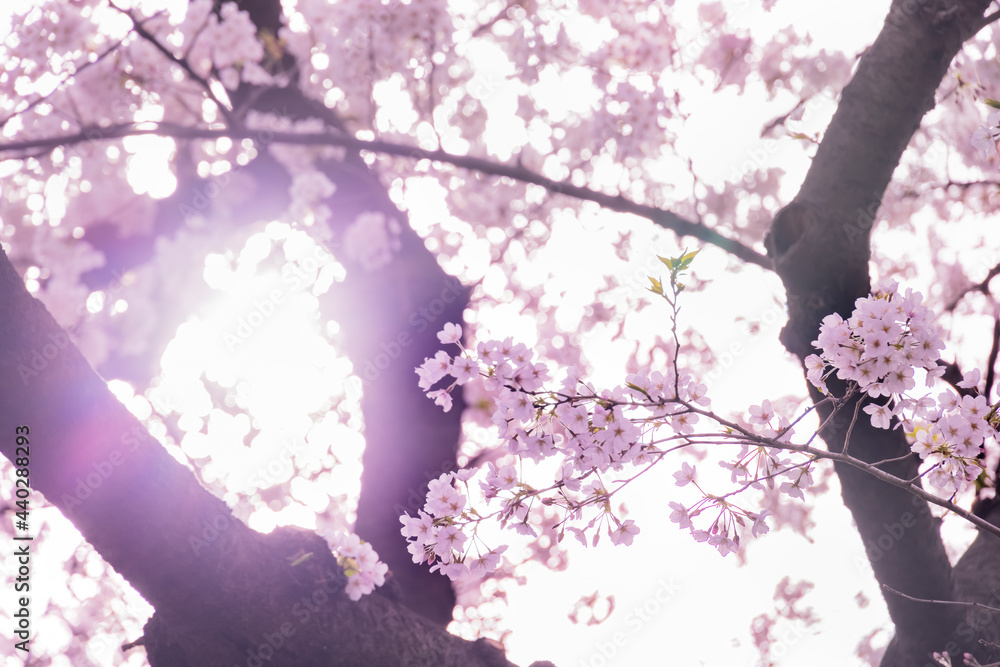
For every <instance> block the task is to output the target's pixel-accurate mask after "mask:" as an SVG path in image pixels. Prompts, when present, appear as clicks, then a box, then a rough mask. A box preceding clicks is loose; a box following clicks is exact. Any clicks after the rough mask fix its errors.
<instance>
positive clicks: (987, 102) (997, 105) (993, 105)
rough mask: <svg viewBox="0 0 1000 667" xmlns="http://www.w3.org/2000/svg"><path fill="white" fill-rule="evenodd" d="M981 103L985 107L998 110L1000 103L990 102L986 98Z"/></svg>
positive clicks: (996, 101)
mask: <svg viewBox="0 0 1000 667" xmlns="http://www.w3.org/2000/svg"><path fill="white" fill-rule="evenodd" d="M983 102H986V106H989V107H993V108H994V109H1000V101H998V100H991V99H990V98H988V97H987V98H986V99H984V100H983Z"/></svg>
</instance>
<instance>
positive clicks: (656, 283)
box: [646, 276, 663, 296]
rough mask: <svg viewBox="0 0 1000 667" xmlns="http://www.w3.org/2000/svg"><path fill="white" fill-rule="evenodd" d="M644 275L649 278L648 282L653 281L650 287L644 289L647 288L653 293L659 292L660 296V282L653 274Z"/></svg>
mask: <svg viewBox="0 0 1000 667" xmlns="http://www.w3.org/2000/svg"><path fill="white" fill-rule="evenodd" d="M646 277H647V278H649V282H651V283H653V286H652V287H647V288H646V289H648V290H649V291H650V292H652V293H653V294H659V295H660V296H663V285H662V284H661V283H660V281H659V280H657V279H656V278H654V277H653V276H646Z"/></svg>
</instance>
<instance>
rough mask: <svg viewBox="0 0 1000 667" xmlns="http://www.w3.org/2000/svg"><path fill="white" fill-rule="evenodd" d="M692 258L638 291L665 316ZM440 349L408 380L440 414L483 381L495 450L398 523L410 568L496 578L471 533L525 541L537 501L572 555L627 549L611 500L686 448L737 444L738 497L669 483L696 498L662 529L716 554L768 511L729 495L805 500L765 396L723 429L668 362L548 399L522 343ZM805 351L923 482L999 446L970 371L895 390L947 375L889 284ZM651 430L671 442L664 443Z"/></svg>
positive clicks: (808, 477)
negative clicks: (655, 299) (464, 389)
mask: <svg viewBox="0 0 1000 667" xmlns="http://www.w3.org/2000/svg"><path fill="white" fill-rule="evenodd" d="M693 256H694V253H690V254H687V255H684V256H682V257H681V258H678V259H673V260H668V259H663V258H661V260H662V261H663V262H664V264H666V265H667V266H668V267H669V268H670V271H671V280H670V283H669V288H670V289H667V284H666V283H661V282H660V281H658V280H655V279H652V278H651V279H650V280H651V283H652V287H651V288H650V291H652V292H653V293H654V294H658V295H660V296H662V297H663V298H664V299H665V300H666V301H667V302H668V303H669V304H670V305H671V307H672V308H673V311H674V313H673V318H674V321H676V316H677V307H676V299H677V297H678V295H679V294H680V292H681V291H682V290H683V286H681V285H680V284H678V283H677V281H676V278H677V275H678V274H679V273H680V272H681V271H682V270H683V269H684V268H686V267H687V265H689V264H690V262H691V259H692V258H693ZM438 338H439V340H440V341H441V342H442V343H444V344H448V345H456V346H457V347H458V348H459V353H458V354H457V355H455V356H452V355H450V354H448V353H447V352H445V351H439V352H438V353H437V354H436V355H435V356H434V357H433V358H428V359H425V361H424V363H423V364H422V365H421V366H419V367H418V368H417V369H416V373H417V375H418V376H419V385H420V387H421V389H423V390H424V391H425V392H426V393H427V395H428V397H430V398H432V399H434V401H435V402H436V403H437V404H438V405H440V406H442V407H443V408H444V409H445V410H446V411H447V410H449V409H450V408H451V406H452V399H451V392H452V391H453V390H454V389H455V388H456V387H459V386H462V385H465V384H466V383H468V382H469V381H470V380H471V379H473V378H475V377H482V378H485V385H486V387H487V389H488V390H489V391H491V392H492V393H493V395H494V409H493V413H492V422H493V424H494V425H495V426H496V427H497V430H498V434H499V437H500V440H501V442H502V445H503V447H504V448H505V450H506V454H505V455H504V457H503V458H502V459H500V460H499V461H497V462H496V463H490V464H488V465H487V467H486V468H485V470H484V471H483V472H482V474H480V471H479V470H477V469H470V470H462V471H460V472H458V473H454V474H445V475H442V476H441V477H439V478H438V479H437V480H434V481H433V482H431V484H430V489H429V491H428V494H427V502H426V504H425V505H424V508H423V510H422V511H421V512H419V513H418V515H417V516H416V517H410V516H407V515H404V516H403V517H402V518H401V520H402V522H403V524H404V525H403V529H402V533H403V535H404V536H406V537H407V538H408V539H410V540H411V542H410V552H411V553H412V554H413V557H414V561H415V562H428V563H431V564H432V565H433V569H440V570H441V571H442V572H444V573H446V574H449V575H450V576H452V577H457V576H459V575H462V574H464V573H467V572H470V571H471V572H475V573H484V572H489V571H492V570H493V569H495V568H496V567H497V565H498V563H499V561H500V554H501V553H502V551H503V549H502V548H501V549H492V550H488V551H485V552H484V550H483V549H481V548H480V547H479V546H478V543H479V542H481V540H479V538H478V536H477V535H476V531H477V530H478V527H479V525H480V522H482V521H484V520H487V519H493V518H496V519H498V520H499V521H500V523H501V525H502V526H504V527H506V526H508V525H510V526H511V527H512V528H514V529H515V530H516V531H517V532H519V533H521V534H526V535H535V532H534V529H533V528H532V527H531V526H530V525H529V513H530V510H531V507H532V504H533V503H535V502H538V503H540V504H542V505H544V506H547V507H555V508H559V509H561V510H562V511H563V515H562V519H561V520H560V521H559V523H558V524H557V530H558V533H557V537H558V538H559V539H562V537H563V536H564V534H565V532H566V531H569V532H570V533H571V534H573V535H575V536H576V537H577V539H579V540H580V541H581V542H582V543H583V544H584V545H587V544H588V543H590V544H597V542H598V540H599V538H600V536H601V535H602V534H607V535H608V536H609V538H610V539H611V541H612V542H613V543H615V544H626V545H628V544H631V543H632V539H633V537H634V536H635V535H636V534H637V533H638V532H639V528H638V526H636V525H635V523H634V522H633V521H632V520H622V519H620V518H619V517H618V516H616V515H615V513H614V511H612V508H611V505H612V504H611V499H612V496H613V495H614V494H616V493H617V492H618V491H619V490H620V489H621V488H623V487H624V486H625V485H626V484H628V483H629V482H630V481H631V480H632V479H634V478H635V477H636V476H637V475H638V474H640V473H641V472H644V471H645V470H646V469H648V468H650V467H651V466H652V465H654V464H656V463H657V462H659V461H660V460H661V459H662V458H663V457H664V456H665V455H666V454H667V453H669V452H671V451H675V450H678V449H681V448H684V447H689V446H697V445H717V444H731V445H738V446H739V451H738V454H737V455H736V456H735V457H734V458H733V459H732V460H729V461H722V462H720V465H722V466H723V467H724V468H726V469H728V470H729V471H731V473H732V476H731V481H732V483H733V484H735V485H737V487H738V489H737V490H735V491H733V492H730V493H727V494H724V495H715V494H710V493H708V492H706V491H705V490H703V489H702V488H701V486H699V485H698V483H697V482H696V473H697V471H696V470H695V468H694V466H692V465H690V464H689V463H683V465H682V467H681V470H680V471H678V472H677V473H675V475H674V476H675V479H676V483H677V486H679V487H685V486H689V485H690V486H691V488H694V489H697V491H698V492H699V494H700V499H699V500H697V501H696V502H694V503H693V504H690V505H685V504H682V503H680V502H671V503H670V507H671V510H672V513H671V516H670V519H671V520H672V521H673V522H675V523H677V524H678V525H679V526H680V527H681V528H682V529H685V528H686V529H688V530H689V531H690V532H691V534H692V536H693V537H694V539H695V540H697V541H699V542H708V543H709V544H710V545H711V546H713V547H715V548H716V549H718V550H719V552H720V553H721V554H722V555H726V554H728V553H730V552H733V551H736V550H737V549H738V548H739V546H740V538H741V536H745V535H746V534H747V533H749V534H751V535H752V536H753V537H758V536H760V535H762V534H764V533H766V532H767V531H768V526H767V524H766V519H767V517H768V515H769V514H770V512H769V511H767V510H764V511H761V512H754V511H749V510H747V509H743V508H741V507H739V506H738V505H737V504H736V503H735V502H734V501H733V496H735V495H736V494H738V493H741V492H743V491H746V490H748V489H760V490H764V489H765V488H766V489H770V490H774V489H775V488H777V490H778V492H779V493H781V494H784V495H787V496H790V497H793V498H799V499H804V493H803V492H804V490H805V489H807V488H809V487H811V486H812V485H813V478H812V470H813V465H814V463H815V460H816V457H817V454H816V453H815V452H813V453H811V454H806V453H801V452H800V453H798V454H796V453H795V451H794V450H795V449H800V448H801V446H800V445H795V443H793V442H792V437H793V435H794V428H793V424H792V423H790V422H789V420H788V419H787V418H785V417H783V416H780V415H778V414H776V412H775V410H774V407H773V406H772V405H771V402H770V401H766V400H765V401H763V402H762V403H761V404H760V405H752V406H750V408H749V417H747V418H743V419H741V420H740V421H739V423H732V422H729V421H727V420H725V419H723V418H721V417H719V416H718V415H716V414H715V413H713V412H711V411H710V408H709V405H710V402H709V400H708V398H707V397H706V396H705V392H706V387H705V385H704V384H701V383H699V382H698V381H697V380H696V379H695V378H693V377H692V376H691V375H689V374H688V373H686V372H684V371H683V370H681V369H680V368H679V367H678V365H677V363H676V361H674V363H671V364H670V365H669V367H668V368H666V369H665V370H664V371H663V372H660V371H655V372H652V373H649V374H648V375H642V374H631V375H628V376H627V377H626V381H625V383H624V384H623V385H622V386H618V387H615V388H613V389H610V390H604V391H600V392H598V391H597V390H596V389H595V388H594V387H593V386H591V385H590V384H588V383H586V382H583V381H582V380H581V379H580V377H579V373H578V371H576V369H570V370H569V371H568V373H567V377H566V379H565V380H564V381H563V382H562V384H561V386H560V387H559V388H558V389H547V388H543V385H544V384H545V382H546V381H547V380H549V369H548V367H547V366H546V365H545V364H543V363H538V362H535V361H534V360H533V352H532V351H531V350H530V349H529V348H528V347H526V346H525V345H522V344H515V343H513V342H512V341H511V339H509V338H508V339H506V340H503V341H498V340H489V341H484V342H480V343H479V344H478V345H477V346H476V347H475V349H474V350H472V349H467V348H466V347H465V346H464V345H463V344H462V328H461V327H460V326H458V325H457V324H447V325H445V327H444V330H443V331H441V332H440V333H439V334H438ZM813 344H814V345H815V347H817V348H818V349H819V350H820V352H821V353H820V354H819V355H811V356H809V357H808V358H807V359H806V366H807V369H808V372H807V375H808V379H809V380H810V382H812V383H813V384H814V385H815V386H816V387H818V388H819V389H820V390H821V391H822V392H823V393H824V394H827V395H828V396H831V393H830V390H829V389H828V387H827V385H826V382H827V380H828V379H830V377H831V376H832V375H833V374H836V376H837V377H838V378H839V379H840V380H841V381H842V382H844V383H846V392H847V395H846V396H845V397H843V398H842V399H835V398H833V397H832V396H831V399H830V400H844V399H846V398H847V397H849V396H851V395H856V394H857V393H858V392H863V393H865V394H867V396H866V397H865V399H866V400H867V401H868V404H867V405H866V406H865V408H864V409H865V412H866V413H868V414H869V415H870V418H871V422H872V424H873V425H874V426H876V427H879V428H889V426H890V424H891V420H892V418H893V417H896V418H897V419H898V421H899V423H900V424H901V425H902V426H903V428H904V431H905V433H906V434H907V436H908V438H909V439H910V442H911V446H912V449H913V451H914V452H916V453H918V454H919V455H920V457H921V458H922V459H924V460H925V461H927V462H928V468H927V474H928V477H929V480H930V481H931V483H932V484H933V485H935V486H936V487H938V488H941V489H943V490H945V491H947V492H951V493H954V492H956V491H959V490H961V489H962V488H964V486H965V485H966V484H967V483H968V482H969V481H971V480H973V479H975V478H977V477H978V476H979V475H980V474H981V473H982V471H983V468H982V465H981V463H980V462H979V460H978V459H977V458H976V457H977V456H978V454H979V452H980V449H981V447H982V445H983V443H984V441H985V439H986V438H987V437H992V436H994V435H995V431H994V427H995V426H996V422H997V421H998V420H997V419H996V417H995V416H994V415H995V410H994V409H993V408H991V406H990V405H988V403H987V400H986V397H984V396H981V395H978V390H977V389H976V387H977V385H978V382H979V375H978V372H973V373H970V374H968V375H967V376H966V378H965V380H964V381H963V382H962V383H960V384H959V386H960V387H963V388H966V389H968V390H969V392H968V395H966V396H961V397H960V396H959V395H958V394H956V393H954V392H951V391H947V392H945V393H943V394H941V395H940V396H939V397H938V400H937V401H935V400H934V399H932V398H930V397H926V396H925V397H922V398H912V397H910V396H909V395H908V394H907V392H909V391H910V390H912V389H913V388H914V387H915V386H916V379H915V370H916V369H917V368H919V369H921V370H922V372H923V373H924V374H925V375H926V376H927V386H928V387H930V386H932V385H933V383H934V382H935V379H936V378H938V377H939V376H940V375H941V373H942V370H943V369H942V367H941V366H940V365H939V364H938V358H939V356H940V350H941V348H942V347H943V342H942V339H941V336H940V334H939V332H938V329H937V327H936V325H935V323H934V320H933V315H932V313H931V311H930V310H929V309H928V308H926V307H925V306H923V305H922V297H921V295H920V294H919V293H915V292H913V291H912V290H906V291H905V292H902V293H901V292H899V290H898V286H897V284H896V283H895V282H894V281H885V282H883V283H881V284H880V285H879V286H878V287H877V289H876V290H875V291H874V293H873V294H871V295H870V296H868V297H866V298H863V299H859V300H858V301H857V303H856V308H855V310H854V312H853V314H852V315H851V317H850V318H849V319H848V320H844V319H843V318H842V317H840V316H839V315H837V314H833V315H829V316H827V317H826V318H825V319H824V320H823V324H822V327H821V329H820V334H819V337H818V339H817V340H816V341H815V342H814V343H813ZM446 378H447V379H446ZM883 398H884V401H883V400H882V399H883ZM701 417H706V418H708V420H709V421H710V422H714V423H715V426H716V428H715V429H714V431H712V432H696V430H695V425H696V424H697V423H698V421H699V419H700V418H701ZM661 427H668V429H669V431H671V432H672V433H670V434H669V435H666V436H663V435H661V434H660V429H661ZM718 427H721V429H720V428H718ZM710 431H711V430H710ZM529 461H530V462H534V463H536V464H549V463H554V465H550V466H547V469H549V470H550V473H548V474H549V475H550V476H548V477H547V478H546V483H545V484H541V485H537V484H535V485H533V484H531V483H529V482H528V481H527V479H526V478H527V477H530V474H528V473H530V471H531V469H532V466H531V465H530V464H529V463H528V462H529ZM536 467H537V466H536ZM627 468H639V469H640V470H639V471H638V472H637V473H633V474H632V475H631V476H627V475H622V477H625V479H610V477H611V476H612V475H615V474H618V473H621V472H622V471H624V470H626V469H627ZM539 469H540V468H539ZM553 469H554V470H556V472H555V474H554V475H552V473H551V470H553ZM526 471H528V472H527V473H526ZM473 478H476V479H479V480H480V481H479V491H481V493H480V494H479V495H480V496H481V498H482V499H483V500H484V501H485V503H486V505H487V507H488V510H487V511H482V512H481V511H479V510H478V509H476V508H474V507H471V506H470V504H469V490H470V480H472V479H473ZM456 483H461V484H464V488H465V491H466V492H465V493H463V492H460V491H459V490H458V488H457V487H456ZM609 485H610V486H609ZM491 505H492V507H490V506H491ZM594 510H596V512H595V511H594ZM588 514H589V515H590V516H585V515H588ZM588 518H589V521H588ZM696 522H697V523H696ZM469 531H471V537H472V538H473V539H472V540H471V542H470V539H469V538H470V532H469ZM467 543H469V544H470V546H469V547H467V546H466V545H467ZM472 544H476V545H477V546H476V550H477V552H478V556H476V557H472V556H471V555H470V554H471V553H472V551H471V545H472Z"/></svg>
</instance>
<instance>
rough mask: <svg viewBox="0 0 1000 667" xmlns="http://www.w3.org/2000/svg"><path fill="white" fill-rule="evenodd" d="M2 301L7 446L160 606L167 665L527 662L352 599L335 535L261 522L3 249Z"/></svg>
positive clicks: (158, 627) (380, 602) (157, 628)
mask: <svg viewBox="0 0 1000 667" xmlns="http://www.w3.org/2000/svg"><path fill="white" fill-rule="evenodd" d="M0 310H2V312H4V313H5V316H4V317H2V318H0V396H2V397H3V401H2V402H0V433H3V434H5V436H4V437H3V438H0V453H2V454H3V455H4V456H5V457H7V458H8V459H10V460H11V461H13V460H14V459H15V458H16V457H17V456H21V457H22V460H23V457H24V453H23V452H22V453H16V452H15V450H14V448H15V442H16V441H15V433H16V432H17V433H21V434H24V435H25V436H26V437H27V443H24V442H22V443H21V444H27V446H28V447H30V453H29V458H30V463H29V464H28V466H27V467H28V469H29V470H30V473H31V474H30V478H29V479H30V487H31V488H32V489H33V490H34V491H37V492H41V493H43V494H45V497H46V499H47V500H48V501H49V502H50V503H52V504H53V505H55V506H56V507H58V508H59V509H60V510H61V511H62V512H63V514H64V515H65V516H66V517H67V518H68V519H69V520H70V521H72V522H73V524H74V525H75V526H76V527H77V528H78V529H79V530H80V531H81V533H82V534H83V536H84V537H85V538H86V539H87V541H88V542H90V543H91V544H93V545H94V547H95V548H96V549H97V550H98V552H99V553H100V554H101V555H102V556H103V557H104V558H105V560H107V562H108V563H109V564H111V565H112V566H113V567H114V568H115V569H116V570H117V571H118V572H119V573H121V574H122V575H123V576H124V577H125V578H126V579H128V580H129V582H130V583H131V584H132V585H133V586H134V587H135V588H136V590H138V591H139V593H141V594H142V595H143V597H144V598H146V600H148V601H149V602H150V603H151V604H152V605H153V606H154V607H155V608H156V613H155V615H154V616H153V618H151V619H150V621H149V622H148V623H147V624H146V627H145V631H144V632H145V636H144V638H143V646H144V648H145V650H146V652H147V655H148V657H149V659H150V664H151V665H153V667H159V666H161V665H164V666H167V667H177V666H178V665H233V664H246V663H247V660H248V655H257V654H258V653H259V651H260V650H261V649H260V647H261V646H268V648H267V655H268V656H271V657H269V658H267V659H266V660H264V661H263V662H266V664H269V665H274V666H275V667H300V666H302V665H311V666H317V667H319V666H321V665H323V666H325V665H331V666H332V665H338V666H342V667H348V666H352V665H403V664H409V665H421V666H426V667H431V666H432V665H452V666H454V667H464V666H466V665H475V666H478V667H495V666H497V665H499V666H501V667H512V666H511V665H510V663H508V662H507V660H506V659H505V658H504V657H503V655H502V653H500V652H499V651H496V650H495V649H494V650H490V649H488V647H486V646H484V645H483V643H482V642H467V641H465V640H462V639H459V638H458V637H455V636H453V635H450V634H448V633H447V632H445V630H444V628H443V627H441V626H440V625H438V624H435V623H432V622H431V621H429V620H427V619H424V618H423V617H421V616H419V615H417V614H415V613H412V612H410V611H409V610H407V609H406V608H405V607H403V606H402V605H400V604H397V603H395V602H393V601H391V600H389V599H387V598H385V597H382V596H381V595H373V596H368V597H366V598H364V599H362V600H361V602H359V603H352V602H351V601H350V600H348V598H347V596H346V595H345V594H344V591H343V587H344V584H345V581H346V579H345V577H344V575H343V572H342V570H341V568H340V567H339V565H338V564H337V563H336V561H335V559H334V558H333V555H332V554H331V553H330V551H329V547H328V546H327V544H326V542H325V540H323V539H322V538H319V537H318V536H316V535H314V534H312V533H310V532H308V531H302V530H300V529H294V528H281V529H278V530H276V531H274V532H273V533H271V534H269V535H262V534H259V533H256V532H254V531H252V530H250V529H249V528H247V526H246V525H244V524H243V523H241V522H240V521H239V520H238V519H236V518H235V517H234V516H233V515H232V513H231V511H230V510H229V508H228V507H227V506H226V504H225V503H223V502H222V501H221V500H219V499H218V498H216V497H215V496H213V495H212V494H210V493H209V492H208V491H206V490H205V489H203V488H202V487H200V486H199V485H198V483H197V481H196V480H195V478H194V476H193V475H192V474H191V473H190V471H188V470H187V469H186V468H185V467H184V466H183V465H182V464H180V463H178V462H177V461H176V460H175V459H174V458H173V456H171V455H170V454H169V453H168V452H167V451H166V450H165V449H164V448H163V447H162V446H161V445H160V444H159V443H158V442H157V441H156V440H155V439H154V438H153V437H152V436H151V435H150V434H149V433H148V431H147V430H146V429H145V428H144V427H143V426H142V424H141V423H140V422H139V421H138V420H137V419H136V418H135V417H134V416H133V415H132V414H131V413H130V412H129V411H128V410H127V409H126V408H125V407H124V406H123V405H122V404H121V403H120V402H119V401H118V400H117V399H116V398H115V397H114V395H113V394H112V393H111V392H110V390H109V389H108V387H107V385H106V384H105V383H104V381H103V380H102V379H101V378H100V377H99V376H98V375H97V374H96V373H95V372H94V371H93V370H92V369H91V368H90V367H89V365H88V364H87V362H86V361H85V360H84V358H83V357H82V356H81V355H80V353H79V351H78V350H77V349H76V348H75V347H74V346H73V345H72V343H71V342H70V341H69V337H68V336H67V335H66V333H65V332H63V331H62V330H61V329H60V328H59V326H58V325H57V324H56V323H55V321H54V320H53V319H52V317H51V315H49V313H48V312H47V311H46V310H45V308H44V307H43V306H42V305H41V303H40V302H38V301H37V300H36V299H34V298H33V297H32V296H31V295H30V294H29V293H28V291H27V290H26V289H25V287H24V283H23V282H22V280H21V277H20V276H19V275H18V274H17V272H16V271H15V270H14V268H13V266H12V265H11V264H10V262H9V261H8V259H7V257H6V254H4V253H2V252H0ZM17 427H23V428H21V430H19V431H15V429H16V428H17ZM37 501H38V499H37V497H34V496H33V497H32V499H31V501H30V502H31V503H32V505H34V503H36V502H37ZM276 638H277V639H276ZM248 651H249V653H248ZM257 659H258V660H259V659H260V658H259V657H258V658H257Z"/></svg>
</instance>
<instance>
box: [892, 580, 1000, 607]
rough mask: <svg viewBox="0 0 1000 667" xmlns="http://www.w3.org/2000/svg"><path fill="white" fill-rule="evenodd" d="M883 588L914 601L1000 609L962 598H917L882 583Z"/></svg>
mask: <svg viewBox="0 0 1000 667" xmlns="http://www.w3.org/2000/svg"><path fill="white" fill-rule="evenodd" d="M882 588H884V589H885V590H887V591H889V592H890V593H892V594H893V595H898V596H899V597H901V598H905V599H907V600H912V601H913V602H926V603H928V604H950V605H957V606H959V607H972V608H974V609H985V610H986V611H1000V609H998V608H997V607H990V606H989V605H985V604H981V603H979V602H962V601H960V600H928V599H925V598H915V597H913V596H912V595H907V594H906V593H900V592H899V591H897V590H896V589H895V588H892V587H890V586H887V585H885V584H882Z"/></svg>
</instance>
